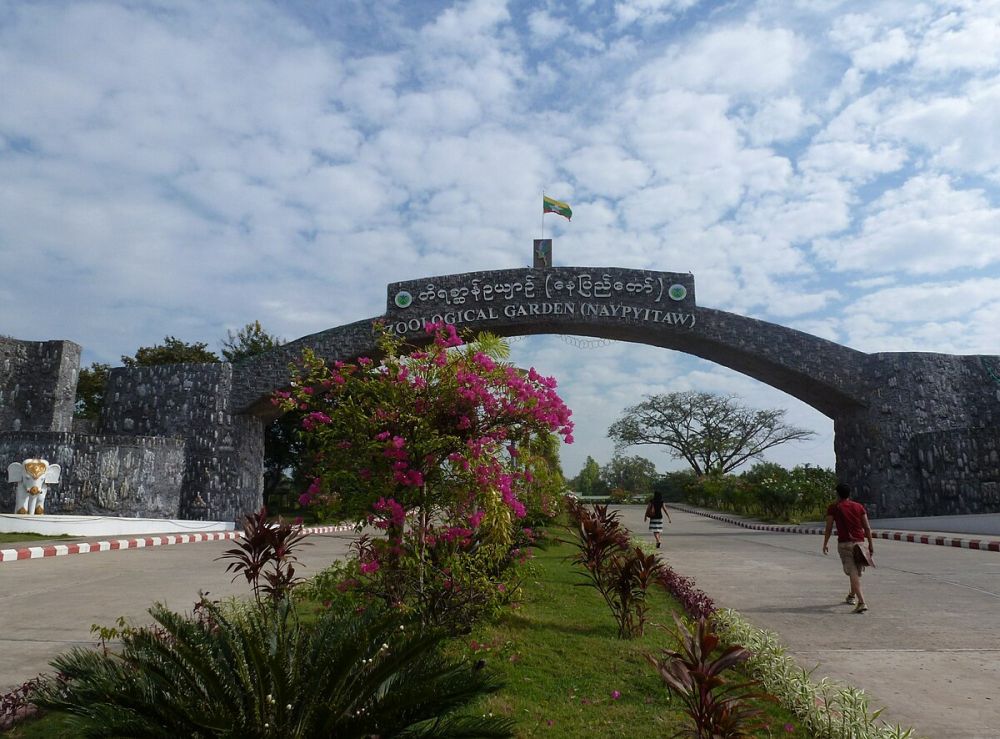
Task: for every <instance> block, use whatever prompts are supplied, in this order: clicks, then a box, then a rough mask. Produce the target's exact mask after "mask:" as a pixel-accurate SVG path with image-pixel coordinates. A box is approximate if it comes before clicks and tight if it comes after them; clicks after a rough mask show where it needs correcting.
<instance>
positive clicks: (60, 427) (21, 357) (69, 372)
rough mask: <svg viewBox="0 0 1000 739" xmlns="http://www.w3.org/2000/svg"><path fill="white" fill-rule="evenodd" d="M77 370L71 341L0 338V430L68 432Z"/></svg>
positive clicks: (77, 360) (77, 349)
mask: <svg viewBox="0 0 1000 739" xmlns="http://www.w3.org/2000/svg"><path fill="white" fill-rule="evenodd" d="M79 369H80V346H79V345H78V344H74V343H73V342H71V341H18V340H17V339H11V338H7V337H0V431H69V430H71V429H72V427H73V406H74V403H75V401H76V382H77V379H78V377H79Z"/></svg>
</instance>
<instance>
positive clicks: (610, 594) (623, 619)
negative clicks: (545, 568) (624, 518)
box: [569, 501, 663, 639]
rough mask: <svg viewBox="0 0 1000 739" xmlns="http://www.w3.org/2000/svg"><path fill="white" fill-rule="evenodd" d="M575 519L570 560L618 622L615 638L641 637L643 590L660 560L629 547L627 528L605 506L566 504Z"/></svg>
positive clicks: (658, 570) (656, 572) (655, 576)
mask: <svg viewBox="0 0 1000 739" xmlns="http://www.w3.org/2000/svg"><path fill="white" fill-rule="evenodd" d="M569 511H570V515H571V516H572V517H573V519H574V520H575V522H576V527H575V531H576V540H575V541H573V542H571V543H573V544H575V545H576V547H577V554H576V556H574V557H573V563H574V564H578V565H581V566H582V567H583V569H584V575H585V576H586V578H587V581H588V582H587V584H588V585H591V586H593V587H594V588H596V589H597V591H598V592H599V593H600V594H601V596H602V597H603V598H604V601H605V602H606V603H607V604H608V607H609V608H610V609H611V613H612V615H614V617H615V621H616V622H617V623H618V637H619V638H620V639H631V638H633V637H636V636H642V634H643V631H644V630H645V625H646V611H647V609H648V606H647V605H646V592H647V590H648V589H649V586H650V585H651V584H653V583H654V582H657V581H658V580H659V578H660V576H661V573H662V569H663V563H662V562H660V560H659V558H658V557H656V555H652V554H649V555H647V554H644V553H643V551H642V549H641V548H639V547H634V548H633V547H630V546H629V536H628V529H626V528H625V527H624V526H623V525H622V524H621V522H620V521H619V520H618V512H617V511H609V510H608V507H607V506H602V505H594V506H584V505H582V504H580V503H577V502H575V501H571V502H570V503H569Z"/></svg>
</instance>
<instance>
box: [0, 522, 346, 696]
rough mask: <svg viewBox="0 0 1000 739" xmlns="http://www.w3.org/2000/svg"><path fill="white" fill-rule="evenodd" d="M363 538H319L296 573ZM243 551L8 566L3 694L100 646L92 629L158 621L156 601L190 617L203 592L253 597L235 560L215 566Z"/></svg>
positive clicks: (0, 585)
mask: <svg viewBox="0 0 1000 739" xmlns="http://www.w3.org/2000/svg"><path fill="white" fill-rule="evenodd" d="M355 537H356V535H355V534H354V533H353V532H352V531H346V532H341V533H330V534H313V535H311V536H310V537H309V538H308V539H307V541H309V542H311V545H310V546H302V547H301V549H299V550H298V557H299V562H300V563H301V566H297V567H296V568H295V569H296V574H300V575H302V576H304V577H310V576H312V575H314V574H316V573H317V572H319V571H320V570H321V569H323V568H324V567H325V566H327V565H328V564H329V563H330V562H331V561H333V560H335V559H337V558H342V557H344V556H345V555H346V554H347V552H348V547H349V545H350V543H351V541H353V540H354V538H355ZM236 546H237V542H235V541H232V540H222V541H205V542H198V543H193V544H184V545H175V546H160V547H151V548H144V549H125V550H118V551H108V552H99V553H91V554H87V555H85V556H73V557H47V558H42V559H28V560H22V561H17V562H7V563H4V564H3V565H0V614H2V615H3V629H2V631H0V692H3V691H5V690H6V689H9V688H12V687H16V686H18V685H20V684H21V683H22V682H24V681H25V680H28V679H30V678H33V677H35V676H36V675H37V674H38V673H40V672H49V671H50V670H49V667H48V663H49V660H51V659H52V658H53V657H55V656H56V655H58V654H61V653H62V652H65V651H68V650H69V649H70V648H71V647H73V646H74V645H77V644H82V645H93V644H94V643H95V638H94V637H93V636H92V635H91V633H90V627H91V624H101V625H102V626H114V625H115V620H116V619H117V618H118V617H119V616H124V617H126V618H127V619H129V621H130V622H131V623H133V624H147V623H150V622H151V620H152V619H150V617H149V614H148V613H147V612H146V610H147V609H148V608H149V606H150V605H152V604H153V603H154V602H155V601H161V602H163V603H166V604H167V605H168V606H169V607H170V608H173V609H174V610H177V611H190V610H191V607H192V606H193V605H194V603H195V601H197V600H198V591H199V590H202V591H207V592H208V597H209V598H212V599H215V598H224V597H227V596H230V595H240V596H244V595H249V594H250V586H249V585H248V584H247V583H246V581H245V580H244V579H243V578H242V576H241V577H240V579H239V580H237V581H236V582H231V580H232V574H231V573H227V572H226V571H225V570H226V565H227V562H226V561H218V562H216V561H215V558H216V557H219V556H221V555H222V553H223V552H225V551H226V550H227V549H232V548H234V547H236Z"/></svg>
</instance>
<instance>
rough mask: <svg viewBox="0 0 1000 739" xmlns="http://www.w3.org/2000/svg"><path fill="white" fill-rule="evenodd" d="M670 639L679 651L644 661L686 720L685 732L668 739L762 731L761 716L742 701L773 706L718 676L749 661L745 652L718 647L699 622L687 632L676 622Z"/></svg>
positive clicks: (736, 736)
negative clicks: (677, 701)
mask: <svg viewBox="0 0 1000 739" xmlns="http://www.w3.org/2000/svg"><path fill="white" fill-rule="evenodd" d="M674 621H675V622H676V624H677V629H676V632H675V636H676V638H677V641H678V644H679V649H677V650H670V649H664V650H663V651H662V652H661V654H660V656H658V657H657V656H654V655H651V654H647V655H646V659H647V660H649V662H650V664H652V665H653V666H654V667H655V668H656V670H657V672H658V673H659V674H660V677H661V678H662V679H663V682H664V683H665V684H666V686H667V688H668V689H669V690H670V691H671V692H672V693H673V694H675V695H677V696H678V697H679V698H680V699H681V701H682V702H683V703H684V710H685V713H687V715H688V716H689V717H690V718H691V721H692V725H691V727H690V728H689V729H686V730H684V731H681V732H679V733H677V734H675V735H674V736H691V737H697V738H698V739H741V738H742V737H754V736H757V735H758V734H757V733H756V732H757V731H758V730H759V729H761V728H763V726H764V723H765V722H764V714H763V712H762V711H761V710H760V709H759V708H756V707H754V706H753V705H751V704H750V703H749V702H748V699H751V698H756V699H760V700H775V699H774V698H773V696H770V695H768V694H766V693H761V692H756V691H754V690H753V688H755V687H756V686H757V685H758V683H757V682H756V681H747V682H738V683H734V682H729V681H728V680H727V679H726V678H725V677H723V676H722V673H723V672H725V671H726V670H728V669H730V668H731V667H734V666H735V665H738V664H740V663H741V662H745V661H746V660H748V659H749V658H750V656H751V655H750V652H749V650H747V649H745V648H744V647H741V646H738V645H733V646H730V647H725V648H723V647H720V645H719V641H720V640H719V637H718V636H717V635H716V634H715V633H714V632H713V631H712V629H711V627H710V625H709V622H708V620H707V619H705V618H699V619H698V621H697V623H696V624H695V625H694V627H693V628H690V629H689V628H688V627H687V626H685V624H684V622H683V621H681V619H679V618H678V617H677V616H674Z"/></svg>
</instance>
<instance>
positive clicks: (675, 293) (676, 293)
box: [667, 285, 688, 300]
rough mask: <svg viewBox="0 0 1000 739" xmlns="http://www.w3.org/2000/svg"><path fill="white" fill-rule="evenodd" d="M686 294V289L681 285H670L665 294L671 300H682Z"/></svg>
mask: <svg viewBox="0 0 1000 739" xmlns="http://www.w3.org/2000/svg"><path fill="white" fill-rule="evenodd" d="M687 294H688V289H687V288H686V287H684V286H683V285H671V286H670V289H669V290H667V295H669V296H670V299H671V300H684V298H686V297H687Z"/></svg>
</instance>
